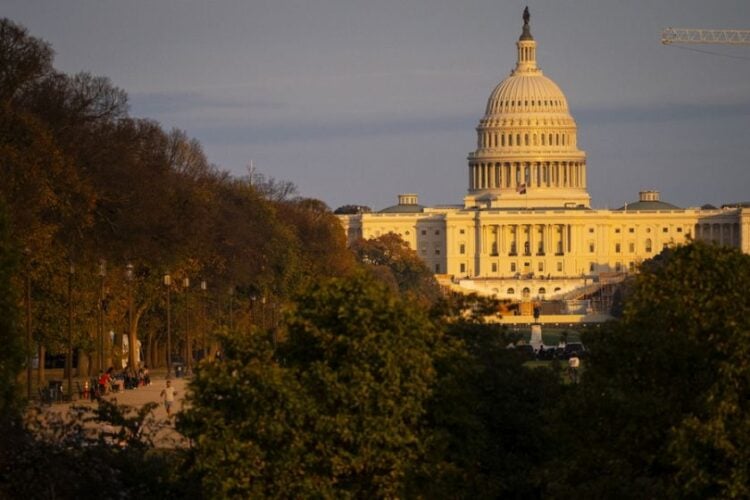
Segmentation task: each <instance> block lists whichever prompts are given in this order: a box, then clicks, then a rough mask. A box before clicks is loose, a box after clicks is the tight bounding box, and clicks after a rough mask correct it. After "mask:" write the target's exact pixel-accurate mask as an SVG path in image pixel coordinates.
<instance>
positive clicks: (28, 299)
mask: <svg viewBox="0 0 750 500" xmlns="http://www.w3.org/2000/svg"><path fill="white" fill-rule="evenodd" d="M23 253H24V255H25V256H26V290H25V292H26V293H25V299H26V300H25V302H26V397H27V398H28V399H29V400H30V399H31V363H32V362H33V357H32V355H31V342H32V338H31V250H29V249H28V248H26V249H25V250H24V252H23Z"/></svg>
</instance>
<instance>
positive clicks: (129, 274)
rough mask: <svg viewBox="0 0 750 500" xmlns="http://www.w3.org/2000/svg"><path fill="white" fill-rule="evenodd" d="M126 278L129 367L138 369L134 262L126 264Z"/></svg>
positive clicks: (134, 369) (133, 369)
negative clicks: (134, 323) (134, 306)
mask: <svg viewBox="0 0 750 500" xmlns="http://www.w3.org/2000/svg"><path fill="white" fill-rule="evenodd" d="M125 279H127V280H128V368H129V369H130V370H132V371H134V372H135V371H136V370H138V366H137V364H138V361H137V356H136V345H135V332H134V329H133V264H131V263H128V265H127V266H125Z"/></svg>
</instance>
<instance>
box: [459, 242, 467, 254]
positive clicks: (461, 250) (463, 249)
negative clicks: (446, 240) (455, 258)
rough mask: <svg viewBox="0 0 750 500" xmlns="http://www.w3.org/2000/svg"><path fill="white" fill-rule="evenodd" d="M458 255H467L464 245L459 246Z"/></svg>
mask: <svg viewBox="0 0 750 500" xmlns="http://www.w3.org/2000/svg"><path fill="white" fill-rule="evenodd" d="M458 253H460V254H462V255H463V254H465V253H466V245H464V244H463V243H461V244H460V245H459V246H458Z"/></svg>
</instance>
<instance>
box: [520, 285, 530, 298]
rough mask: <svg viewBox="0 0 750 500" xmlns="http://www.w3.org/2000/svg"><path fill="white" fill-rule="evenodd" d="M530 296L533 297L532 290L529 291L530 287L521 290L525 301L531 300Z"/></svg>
mask: <svg viewBox="0 0 750 500" xmlns="http://www.w3.org/2000/svg"><path fill="white" fill-rule="evenodd" d="M529 295H531V290H529V288H528V287H527V288H524V289H523V290H521V296H523V298H524V299H527V298H529Z"/></svg>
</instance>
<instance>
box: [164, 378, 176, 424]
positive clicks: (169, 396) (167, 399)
mask: <svg viewBox="0 0 750 500" xmlns="http://www.w3.org/2000/svg"><path fill="white" fill-rule="evenodd" d="M176 395H177V391H176V390H175V389H174V387H172V381H171V380H169V379H167V386H166V387H165V388H164V389H162V390H161V397H162V398H164V408H165V409H166V410H167V417H170V416H172V405H173V404H174V397H175V396H176Z"/></svg>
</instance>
